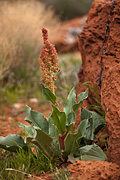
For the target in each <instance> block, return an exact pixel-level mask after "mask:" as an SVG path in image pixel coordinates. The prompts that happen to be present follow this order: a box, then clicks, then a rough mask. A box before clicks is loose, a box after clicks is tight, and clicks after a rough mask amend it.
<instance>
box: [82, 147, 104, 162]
mask: <svg viewBox="0 0 120 180" xmlns="http://www.w3.org/2000/svg"><path fill="white" fill-rule="evenodd" d="M79 153H80V156H79V159H80V160H82V161H94V160H96V161H100V160H102V161H105V160H106V159H107V157H106V155H105V153H104V152H103V151H102V149H101V148H100V147H99V146H97V145H96V144H93V145H86V146H84V147H81V148H79Z"/></svg>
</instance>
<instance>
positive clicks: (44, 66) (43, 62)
mask: <svg viewBox="0 0 120 180" xmlns="http://www.w3.org/2000/svg"><path fill="white" fill-rule="evenodd" d="M42 36H43V42H44V46H43V47H42V48H41V53H40V57H39V62H40V66H41V72H42V77H41V83H42V84H44V86H45V87H47V88H49V89H50V90H51V91H53V93H55V89H56V86H55V84H54V82H55V80H56V78H57V77H56V73H57V72H58V70H59V67H58V66H59V64H58V56H57V52H56V49H55V46H54V45H53V44H50V43H49V41H48V31H47V29H45V28H43V29H42Z"/></svg>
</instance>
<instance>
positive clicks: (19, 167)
mask: <svg viewBox="0 0 120 180" xmlns="http://www.w3.org/2000/svg"><path fill="white" fill-rule="evenodd" d="M57 165H58V161H56V160H55V161H50V160H49V159H48V158H47V157H46V156H45V155H44V154H43V153H41V154H40V153H39V151H38V150H37V149H36V148H34V151H31V146H30V144H29V146H28V151H27V153H25V151H24V150H23V149H19V151H17V153H11V152H9V151H3V150H2V149H0V179H1V180H11V179H12V180H16V179H19V180H23V179H31V178H32V177H35V176H34V175H33V174H35V175H40V174H41V173H42V172H45V171H49V172H51V171H52V170H53V169H54V168H55V167H56V166H57ZM35 178H36V177H35Z"/></svg>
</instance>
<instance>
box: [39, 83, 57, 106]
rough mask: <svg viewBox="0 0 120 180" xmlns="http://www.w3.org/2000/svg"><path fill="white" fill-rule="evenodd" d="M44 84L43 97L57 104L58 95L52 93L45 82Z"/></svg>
mask: <svg viewBox="0 0 120 180" xmlns="http://www.w3.org/2000/svg"><path fill="white" fill-rule="evenodd" d="M41 86H42V95H43V97H44V98H45V99H46V100H48V101H51V102H52V103H53V104H55V102H56V96H55V95H54V94H53V93H52V91H51V90H50V89H48V88H46V87H45V86H44V85H43V84H41Z"/></svg>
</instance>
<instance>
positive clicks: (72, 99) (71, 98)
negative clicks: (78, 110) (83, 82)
mask: <svg viewBox="0 0 120 180" xmlns="http://www.w3.org/2000/svg"><path fill="white" fill-rule="evenodd" d="M75 103H76V94H75V88H72V89H71V91H70V93H69V95H68V97H67V100H66V102H65V106H64V112H65V113H66V116H68V114H69V113H70V112H71V111H73V105H74V104H75Z"/></svg>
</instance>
